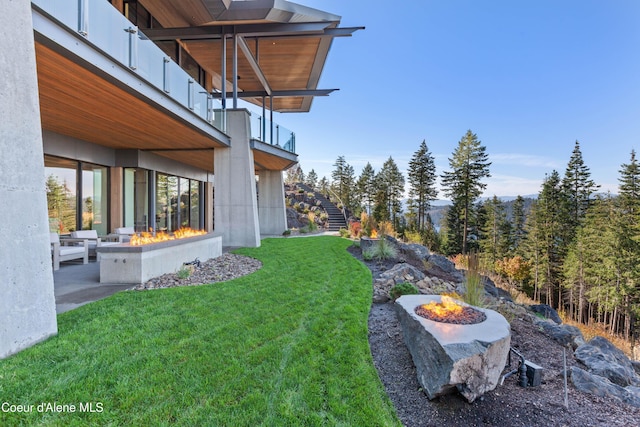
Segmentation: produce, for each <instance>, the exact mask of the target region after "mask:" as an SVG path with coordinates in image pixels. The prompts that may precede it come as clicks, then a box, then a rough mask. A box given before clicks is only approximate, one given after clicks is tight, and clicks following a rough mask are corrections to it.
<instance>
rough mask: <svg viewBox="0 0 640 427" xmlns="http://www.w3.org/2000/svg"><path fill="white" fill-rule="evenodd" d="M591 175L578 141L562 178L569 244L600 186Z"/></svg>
mask: <svg viewBox="0 0 640 427" xmlns="http://www.w3.org/2000/svg"><path fill="white" fill-rule="evenodd" d="M590 177H591V172H590V171H589V168H588V167H587V166H586V165H585V164H584V161H583V159H582V152H581V151H580V143H579V142H578V141H576V143H575V146H574V148H573V152H572V154H571V158H570V159H569V164H568V165H567V169H566V171H565V174H564V178H563V179H562V191H563V192H564V195H565V199H566V213H567V222H566V224H565V231H566V236H565V244H566V245H567V246H568V245H569V244H570V242H571V241H572V240H573V237H574V235H575V232H576V230H577V228H578V226H579V225H580V223H581V222H582V219H583V218H584V216H585V214H586V212H587V208H588V207H589V202H590V200H591V196H592V195H593V193H594V192H595V191H596V190H597V189H598V188H600V186H599V185H596V183H595V182H594V181H593V180H591V178H590Z"/></svg>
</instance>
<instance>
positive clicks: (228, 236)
mask: <svg viewBox="0 0 640 427" xmlns="http://www.w3.org/2000/svg"><path fill="white" fill-rule="evenodd" d="M227 133H228V134H229V136H230V137H231V146H230V147H229V148H216V150H215V153H214V160H213V163H214V166H213V171H214V174H215V176H214V186H215V195H214V217H215V230H216V231H217V232H220V233H222V244H223V245H224V246H243V247H258V246H260V224H259V221H258V201H257V197H256V179H255V169H254V164H253V152H252V151H251V147H250V144H249V143H250V137H251V128H250V123H249V112H248V111H247V110H244V109H238V110H227Z"/></svg>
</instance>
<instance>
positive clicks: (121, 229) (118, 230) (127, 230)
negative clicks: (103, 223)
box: [115, 227, 136, 234]
mask: <svg viewBox="0 0 640 427" xmlns="http://www.w3.org/2000/svg"><path fill="white" fill-rule="evenodd" d="M115 232H116V234H136V231H135V230H134V229H133V227H118V228H116V230H115Z"/></svg>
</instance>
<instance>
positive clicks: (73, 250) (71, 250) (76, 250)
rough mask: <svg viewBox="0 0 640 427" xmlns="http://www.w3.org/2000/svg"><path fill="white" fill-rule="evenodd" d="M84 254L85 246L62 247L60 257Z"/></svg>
mask: <svg viewBox="0 0 640 427" xmlns="http://www.w3.org/2000/svg"><path fill="white" fill-rule="evenodd" d="M81 253H84V246H60V256H63V257H64V256H67V255H71V254H81Z"/></svg>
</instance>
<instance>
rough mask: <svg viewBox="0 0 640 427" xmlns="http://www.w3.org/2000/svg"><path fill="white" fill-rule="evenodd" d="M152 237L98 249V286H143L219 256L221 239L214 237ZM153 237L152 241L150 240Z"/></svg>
mask: <svg viewBox="0 0 640 427" xmlns="http://www.w3.org/2000/svg"><path fill="white" fill-rule="evenodd" d="M158 234H159V235H160V237H159V238H158V235H155V236H151V235H150V233H144V234H142V235H141V236H138V238H137V239H133V238H132V241H131V242H130V243H121V244H117V245H109V246H104V247H100V248H98V249H97V251H98V253H100V283H132V284H140V283H144V282H146V281H147V280H149V279H152V278H154V277H158V276H162V275H163V274H166V273H175V272H176V271H178V270H179V269H180V268H181V267H182V266H183V264H184V263H186V262H191V261H194V260H195V259H198V260H200V261H202V262H204V261H206V260H208V259H211V258H217V257H219V256H220V255H222V236H221V235H219V234H214V233H204V234H195V233H194V234H192V233H184V232H177V233H174V234H173V235H166V234H160V233H158ZM152 237H154V238H155V239H152Z"/></svg>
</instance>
